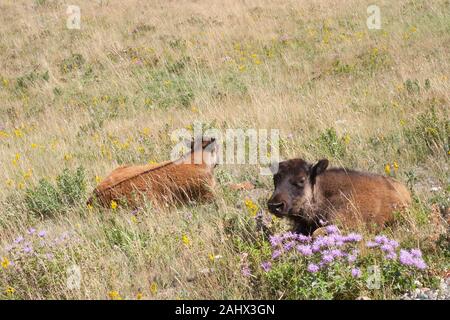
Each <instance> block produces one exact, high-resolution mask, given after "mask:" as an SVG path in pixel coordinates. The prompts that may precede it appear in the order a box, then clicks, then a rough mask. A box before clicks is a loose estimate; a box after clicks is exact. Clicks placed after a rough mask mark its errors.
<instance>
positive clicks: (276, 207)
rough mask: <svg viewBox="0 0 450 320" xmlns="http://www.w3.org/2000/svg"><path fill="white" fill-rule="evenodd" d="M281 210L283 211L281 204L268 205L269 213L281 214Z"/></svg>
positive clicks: (282, 204)
mask: <svg viewBox="0 0 450 320" xmlns="http://www.w3.org/2000/svg"><path fill="white" fill-rule="evenodd" d="M283 209H284V203H283V202H276V203H273V202H272V203H269V210H270V211H271V212H275V213H281V212H283Z"/></svg>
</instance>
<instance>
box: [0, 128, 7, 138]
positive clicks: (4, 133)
mask: <svg viewBox="0 0 450 320" xmlns="http://www.w3.org/2000/svg"><path fill="white" fill-rule="evenodd" d="M0 137H4V138H8V137H9V134H8V133H6V131H3V130H0Z"/></svg>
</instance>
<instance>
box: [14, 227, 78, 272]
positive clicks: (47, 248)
mask: <svg viewBox="0 0 450 320" xmlns="http://www.w3.org/2000/svg"><path fill="white" fill-rule="evenodd" d="M69 240H70V241H71V242H76V241H78V239H77V238H75V237H73V236H71V235H70V234H69V233H68V232H64V233H62V234H60V235H59V236H56V237H49V235H48V234H47V231H46V230H39V231H38V230H36V229H35V228H29V229H28V230H26V232H24V233H23V235H19V236H17V237H16V238H15V239H14V240H13V242H12V243H11V244H8V245H6V247H5V251H6V253H7V256H8V257H9V259H10V260H11V264H12V265H17V264H16V263H15V262H19V261H21V262H23V261H26V259H27V258H30V257H39V258H43V259H44V260H52V259H53V258H54V254H53V252H52V251H54V249H55V248H56V247H61V246H65V245H66V244H68V241H69Z"/></svg>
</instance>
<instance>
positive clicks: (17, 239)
mask: <svg viewBox="0 0 450 320" xmlns="http://www.w3.org/2000/svg"><path fill="white" fill-rule="evenodd" d="M23 239H24V237H22V236H19V237H17V238H16V239H15V240H14V242H15V243H21V242H22V241H23Z"/></svg>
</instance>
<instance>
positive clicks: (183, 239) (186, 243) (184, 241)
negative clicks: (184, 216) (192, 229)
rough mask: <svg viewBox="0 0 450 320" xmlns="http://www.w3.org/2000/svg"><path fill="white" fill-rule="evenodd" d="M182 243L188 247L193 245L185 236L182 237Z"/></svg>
mask: <svg viewBox="0 0 450 320" xmlns="http://www.w3.org/2000/svg"><path fill="white" fill-rule="evenodd" d="M181 241H182V242H183V243H184V244H185V245H187V246H188V245H189V244H190V243H191V240H189V238H188V236H187V235H185V234H183V236H182V237H181Z"/></svg>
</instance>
